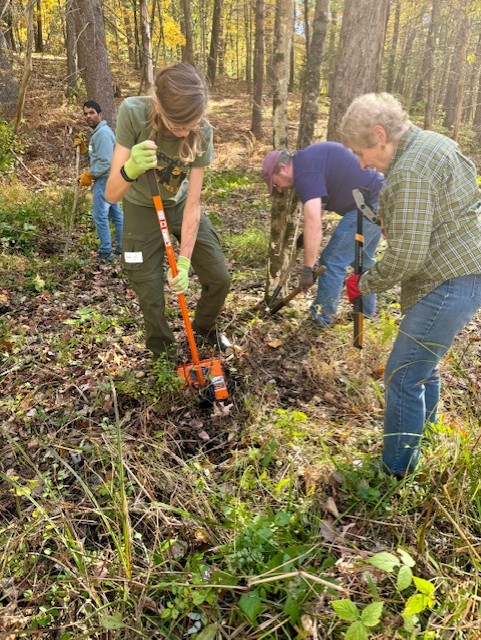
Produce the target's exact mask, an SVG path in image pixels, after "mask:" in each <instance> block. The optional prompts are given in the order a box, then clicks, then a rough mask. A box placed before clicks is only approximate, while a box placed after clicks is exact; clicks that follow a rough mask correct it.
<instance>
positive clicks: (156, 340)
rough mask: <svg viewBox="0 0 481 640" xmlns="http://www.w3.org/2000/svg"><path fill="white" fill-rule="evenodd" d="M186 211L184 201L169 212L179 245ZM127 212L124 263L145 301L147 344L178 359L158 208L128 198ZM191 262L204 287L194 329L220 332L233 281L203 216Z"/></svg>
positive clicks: (132, 283)
mask: <svg viewBox="0 0 481 640" xmlns="http://www.w3.org/2000/svg"><path fill="white" fill-rule="evenodd" d="M183 208H184V203H181V204H178V205H176V206H175V207H171V208H169V209H167V208H166V209H165V217H166V218H167V224H168V226H169V232H170V234H171V235H172V236H175V237H176V238H177V239H178V240H179V241H180V231H181V226H182V214H183ZM123 210H124V232H123V252H122V264H123V267H124V269H125V272H126V275H127V278H128V280H129V284H130V286H131V287H132V289H133V290H134V291H135V293H136V294H137V296H138V299H139V304H140V309H141V311H142V315H143V318H144V323H145V332H146V341H145V342H146V346H147V348H148V349H150V351H152V352H153V353H154V354H155V355H160V354H162V353H167V354H168V355H170V356H171V357H173V358H175V355H176V347H175V337H174V334H173V333H172V331H171V329H170V327H169V325H168V323H167V320H166V319H165V315H164V309H165V298H164V270H166V269H167V267H166V266H165V267H164V254H165V248H164V242H163V239H162V235H161V233H160V228H159V221H158V219H157V214H156V212H155V210H154V208H153V207H141V206H139V205H135V204H132V203H131V202H129V201H128V200H124V202H123ZM126 258H127V260H126ZM191 264H192V268H193V270H194V271H195V273H196V274H197V276H198V278H199V281H200V283H201V285H202V293H201V296H200V299H199V302H198V304H197V308H196V311H195V317H194V321H193V327H194V329H196V330H200V331H209V330H211V329H213V328H214V326H215V321H216V318H217V316H218V314H219V313H220V310H221V309H222V306H223V304H224V301H225V297H226V295H227V292H228V291H229V286H230V278H229V273H228V271H227V266H226V264H225V259H224V255H223V253H222V247H221V244H220V241H219V237H218V236H217V233H216V232H215V230H214V228H213V226H212V224H211V222H210V220H209V219H208V218H207V217H206V216H205V214H203V213H202V214H201V219H200V225H199V231H198V233H197V240H196V242H195V247H194V251H193V253H192V260H191Z"/></svg>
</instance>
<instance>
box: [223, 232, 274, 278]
mask: <svg viewBox="0 0 481 640" xmlns="http://www.w3.org/2000/svg"><path fill="white" fill-rule="evenodd" d="M268 242H269V240H268V233H267V231H266V228H265V226H263V227H262V226H260V225H251V226H248V227H247V228H246V229H245V230H244V231H243V232H242V233H231V234H225V235H224V237H223V244H224V245H225V247H226V253H227V256H228V257H229V259H230V260H233V261H235V262H238V263H240V264H242V265H243V266H244V268H245V267H255V268H260V267H264V266H265V265H266V264H267V249H268Z"/></svg>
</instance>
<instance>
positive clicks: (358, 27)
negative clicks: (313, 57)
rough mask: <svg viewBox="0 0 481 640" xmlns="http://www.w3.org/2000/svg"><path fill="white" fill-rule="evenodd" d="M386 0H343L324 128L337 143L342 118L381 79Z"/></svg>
mask: <svg viewBox="0 0 481 640" xmlns="http://www.w3.org/2000/svg"><path fill="white" fill-rule="evenodd" d="M388 11H389V0H377V2H372V0H346V2H345V5H344V14H343V18H342V27H341V35H340V46H339V54H338V58H337V61H336V67H335V71H334V80H333V86H332V95H331V108H330V110H329V123H328V129H327V138H328V140H338V139H339V133H338V127H339V124H340V122H341V118H342V116H343V115H344V113H345V111H346V109H347V107H348V106H349V105H350V103H351V102H352V100H353V99H354V98H355V97H356V96H359V95H361V94H362V93H366V92H369V91H377V90H378V88H379V81H380V77H381V62H382V52H383V47H384V38H385V34H386V24H387V18H388Z"/></svg>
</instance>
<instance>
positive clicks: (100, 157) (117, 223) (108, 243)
mask: <svg viewBox="0 0 481 640" xmlns="http://www.w3.org/2000/svg"><path fill="white" fill-rule="evenodd" d="M83 114H84V118H85V121H86V122H87V124H88V125H89V127H91V128H92V129H93V133H92V135H91V137H90V141H89V147H88V158H89V170H88V171H87V172H84V174H83V175H82V176H81V177H80V183H81V184H85V185H88V184H89V182H88V176H90V177H91V178H92V179H93V181H94V183H93V187H92V195H93V202H92V217H93V220H94V223H95V227H96V229H97V234H98V236H99V240H100V247H99V252H98V256H99V259H100V260H102V261H103V262H110V261H111V260H112V259H113V258H114V255H115V254H117V255H120V254H121V253H122V227H123V213H122V209H121V208H120V206H119V205H118V204H117V203H115V204H111V203H110V202H107V200H106V199H105V196H104V191H105V185H106V183H107V178H108V177H109V172H110V163H111V161H112V155H113V152H114V146H115V134H114V132H113V131H112V129H111V128H110V127H109V125H108V124H107V122H106V121H105V120H104V119H103V117H102V110H101V108H100V105H99V104H98V102H95V100H87V102H85V103H84V105H83ZM85 174H87V175H85ZM86 178H87V180H86ZM110 221H112V223H113V225H114V228H115V238H116V248H115V254H114V253H113V252H112V239H111V235H110Z"/></svg>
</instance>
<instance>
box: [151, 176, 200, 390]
mask: <svg viewBox="0 0 481 640" xmlns="http://www.w3.org/2000/svg"><path fill="white" fill-rule="evenodd" d="M146 175H147V180H148V181H149V189H150V195H151V196H152V200H153V202H154V207H155V211H156V213H157V218H158V220H159V225H160V231H161V233H162V239H163V240H164V246H165V252H166V254H167V260H168V261H169V267H170V270H171V271H172V275H173V276H174V278H175V276H176V275H177V273H178V269H177V263H176V261H175V253H174V248H173V247H172V243H171V241H170V234H169V227H168V226H167V219H166V217H165V213H164V205H163V204H162V198H161V197H160V193H159V186H158V184H157V179H156V177H155V170H154V169H149V170H148V171H147V172H146ZM177 297H178V299H179V305H180V310H181V312H182V319H183V321H184V326H185V331H186V333H187V341H188V343H189V348H190V353H191V355H192V362H193V364H194V365H195V366H196V373H197V378H198V380H199V384H201V385H202V384H203V380H202V371H201V367H200V358H199V352H198V351H197V345H196V344H195V338H194V331H193V330H192V324H191V322H190V318H189V312H188V310H187V302H186V301H185V296H184V294H183V293H178V294H177Z"/></svg>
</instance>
